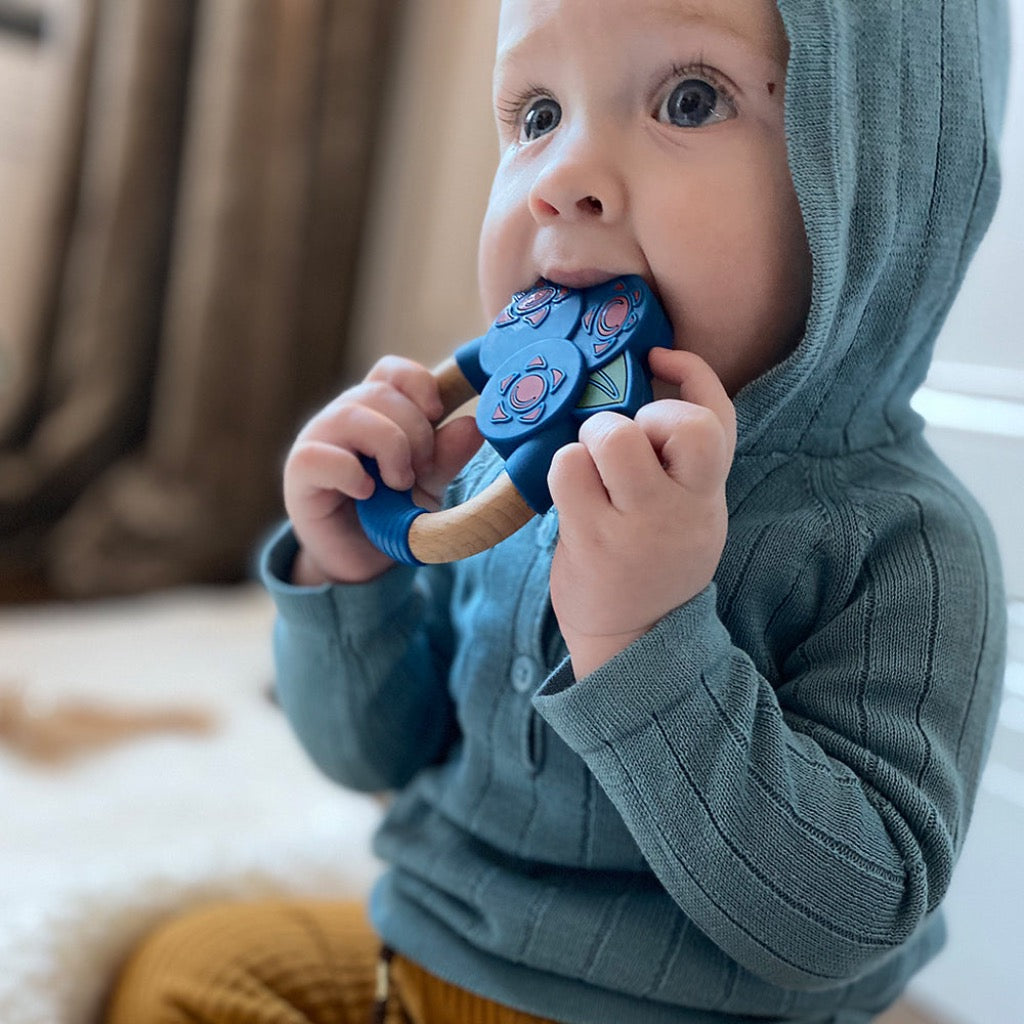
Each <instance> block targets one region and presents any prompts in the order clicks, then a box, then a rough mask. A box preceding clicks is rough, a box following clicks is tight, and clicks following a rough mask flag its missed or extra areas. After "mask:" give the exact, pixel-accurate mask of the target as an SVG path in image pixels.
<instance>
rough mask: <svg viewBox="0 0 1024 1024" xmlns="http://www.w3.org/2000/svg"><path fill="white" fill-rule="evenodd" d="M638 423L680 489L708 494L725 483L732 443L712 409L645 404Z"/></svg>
mask: <svg viewBox="0 0 1024 1024" xmlns="http://www.w3.org/2000/svg"><path fill="white" fill-rule="evenodd" d="M636 423H637V426H639V427H640V428H641V429H642V430H643V432H644V433H645V434H646V435H647V439H648V441H649V442H650V446H651V448H652V449H653V451H654V453H655V454H656V455H657V457H658V459H659V460H660V462H661V466H662V469H663V470H664V472H665V473H666V474H667V475H668V476H669V477H671V478H672V479H673V480H674V481H675V482H676V483H677V484H679V485H680V486H681V487H684V488H686V489H687V490H689V491H693V492H695V493H705V492H708V491H713V490H717V489H718V488H719V487H720V486H721V485H722V484H723V483H724V482H725V478H726V477H727V476H728V474H729V467H730V466H731V464H732V441H731V439H730V436H729V434H728V433H727V432H726V429H725V427H723V425H722V423H721V421H720V420H719V419H718V417H717V416H715V414H714V413H713V412H711V410H710V409H708V408H706V407H705V406H702V405H694V404H693V403H692V402H683V401H675V400H672V399H664V400H662V401H660V402H652V403H651V404H650V405H645V406H644V407H643V408H642V409H641V410H640V411H639V412H638V413H637V415H636Z"/></svg>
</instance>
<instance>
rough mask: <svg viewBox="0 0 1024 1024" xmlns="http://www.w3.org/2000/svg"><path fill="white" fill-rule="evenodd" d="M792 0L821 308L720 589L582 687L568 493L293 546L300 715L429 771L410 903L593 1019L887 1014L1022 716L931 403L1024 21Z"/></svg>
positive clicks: (746, 443)
mask: <svg viewBox="0 0 1024 1024" xmlns="http://www.w3.org/2000/svg"><path fill="white" fill-rule="evenodd" d="M779 7H780V10H781V13H782V16H783V19H784V22H785V25H786V28H787V31H788V33H789V36H790V40H791V47H792V49H791V55H790V63H789V69H788V79H787V101H786V102H787V136H788V145H789V157H790V166H791V170H792V174H793V179H794V182H795V186H796V190H797V194H798V197H799V199H800V204H801V208H802V210H803V215H804V221H805V225H806V229H807V235H808V239H809V244H810V249H811V254H812V258H813V265H814V283H813V298H812V304H811V309H810V314H809V318H808V322H807V329H806V336H805V338H804V340H803V342H802V343H801V344H800V345H799V346H798V347H797V349H796V350H795V351H794V353H793V354H792V355H791V356H790V357H789V358H787V359H786V360H785V361H784V362H783V363H781V364H780V365H778V366H777V367H775V368H774V369H773V370H771V371H770V372H768V373H767V374H765V375H764V376H763V377H761V378H760V379H758V380H756V381H754V382H753V383H751V384H750V385H749V386H748V387H747V388H745V389H744V390H743V391H742V392H741V393H740V394H739V395H738V396H737V399H736V408H737V414H738V419H739V444H738V449H737V454H736V459H735V464H734V467H733V470H732V473H731V476H730V479H729V487H728V501H729V509H730V531H729V538H728V542H727V545H726V549H725V552H724V555H723V557H722V560H721V563H720V566H719V569H718V572H717V574H716V577H715V582H714V584H713V585H712V586H711V587H709V588H708V589H707V590H705V591H704V592H703V593H701V594H700V595H698V596H697V597H696V598H694V599H693V600H692V601H690V602H688V603H687V604H685V605H683V606H681V607H679V608H677V609H675V610H674V611H672V612H671V613H670V614H668V615H667V616H666V617H665V618H664V619H663V620H662V621H661V622H660V623H658V624H657V626H656V627H655V628H654V629H652V630H651V631H650V632H649V633H648V634H647V635H646V636H644V637H643V638H641V639H640V640H638V641H636V642H635V643H634V644H632V645H631V646H630V647H629V648H627V649H626V650H625V651H623V652H622V653H621V654H619V655H618V656H617V657H615V658H614V659H613V660H612V661H611V662H609V663H608V664H607V665H605V666H603V667H602V668H601V669H599V670H598V671H596V672H595V673H593V674H592V675H591V676H588V677H586V678H583V679H579V680H577V679H575V678H574V677H573V675H572V672H571V668H570V666H569V664H568V660H567V658H566V656H565V648H564V644H562V642H561V638H560V636H559V635H558V631H557V623H556V622H555V620H554V617H553V614H552V612H551V606H550V601H549V599H548V592H547V580H548V572H549V569H550V561H551V555H552V551H553V549H554V545H555V542H556V539H557V514H556V513H554V512H552V513H549V514H548V515H547V516H546V517H543V518H538V519H535V520H534V521H533V522H532V523H530V524H529V525H528V526H527V527H525V528H524V529H523V530H521V531H520V532H519V533H518V534H516V535H515V536H513V537H512V538H510V539H509V540H507V541H505V542H503V543H502V544H500V545H499V546H498V547H497V548H495V549H493V550H492V551H490V552H485V553H484V554H481V555H479V556H477V557H475V558H472V559H468V560H466V561H464V562H461V563H456V564H454V565H452V566H442V567H433V568H425V569H420V570H414V569H411V568H407V567H396V568H395V569H393V570H391V571H389V572H388V573H386V574H385V575H384V576H383V577H381V578H379V579H378V580H375V581H373V582H371V583H368V584H364V585H359V586H347V587H346V586H333V587H331V586H325V587H321V588H314V589H303V588H296V587H291V586H289V585H287V584H286V583H284V582H282V581H283V580H287V579H288V576H289V572H290V564H291V559H292V558H293V557H294V552H295V541H294V539H293V537H292V536H291V534H290V533H289V532H288V531H287V530H286V531H284V532H283V533H282V534H280V535H279V536H278V537H277V538H276V540H275V541H274V542H272V544H271V545H270V547H269V548H268V550H267V553H266V557H265V562H264V573H265V578H266V580H267V584H268V586H269V588H270V590H271V592H272V593H273V594H274V597H275V600H276V601H277V604H278V608H279V617H278V623H277V627H276V633H275V649H276V656H277V660H278V669H279V692H280V697H281V701H282V704H283V706H284V708H285V710H286V712H287V714H288V715H289V717H290V719H291V721H292V723H293V725H294V728H295V729H296V731H297V733H298V736H299V737H300V739H301V740H302V742H303V743H304V745H305V746H306V748H307V749H308V751H309V753H310V755H311V756H312V757H313V758H314V760H315V761H316V762H317V763H318V764H319V765H320V766H321V767H322V769H323V770H324V771H325V772H327V773H328V774H329V775H330V776H331V777H333V778H335V779H337V780H339V781H340V782H341V783H343V784H344V785H348V786H354V787H358V788H363V789H367V790H394V791H395V793H396V796H395V799H394V801H393V802H392V804H391V806H390V809H389V811H388V813H387V816H386V818H385V821H384V823H383V825H382V827H381V829H380V832H379V834H378V837H377V843H376V848H377V851H378V853H379V854H380V856H381V857H382V859H383V860H384V861H385V863H386V864H387V870H386V871H385V873H384V874H383V876H382V878H381V880H380V881H379V883H378V884H377V887H376V889H375V891H374V893H373V897H372V900H371V913H372V917H373V920H374V922H375V924H376V926H377V928H378V929H379V930H380V932H381V934H382V935H383V937H384V938H385V939H386V941H387V942H389V943H390V944H391V945H393V946H394V947H396V948H397V949H398V950H399V951H401V952H402V953H404V954H405V955H407V956H409V957H411V958H413V959H415V960H417V961H418V962H420V963H421V964H422V965H423V966H425V967H426V968H427V969H428V970H430V971H431V972H433V973H435V974H438V975H440V976H442V977H445V978H448V979H450V980H452V981H454V982H456V983H457V984H460V985H462V986H464V987H466V988H469V989H472V990H474V991H476V992H479V993H481V994H483V995H485V996H488V997H490V998H493V999H496V1000H499V1001H501V1002H505V1003H508V1004H511V1005H513V1006H517V1007H520V1008H523V1009H525V1010H528V1011H531V1012H533V1013H536V1014H539V1015H542V1016H546V1017H551V1018H554V1019H557V1020H560V1021H566V1022H573V1024H634V1022H635V1024H641V1022H642V1024H660V1022H665V1024H668V1022H674V1024H715V1022H717V1024H724V1022H727V1021H738V1020H753V1019H756V1020H761V1021H765V1020H769V1021H801V1022H811V1021H821V1022H824V1021H843V1022H854V1021H862V1020H867V1019H869V1018H870V1016H872V1015H874V1014H875V1013H877V1012H878V1011H880V1010H881V1009H882V1008H883V1007H884V1006H886V1005H887V1004H888V1003H889V1002H891V1001H892V1000H893V999H894V998H895V997H896V996H897V995H898V994H899V992H900V991H901V989H902V988H903V986H904V985H905V983H906V981H907V979H908V978H909V977H910V975H911V974H912V973H913V972H914V971H915V970H916V969H918V968H919V967H920V965H921V964H922V963H924V962H925V961H926V960H928V959H929V958H930V957H931V956H933V955H934V954H935V952H936V951H937V950H938V949H939V948H940V946H941V944H942V937H943V925H942V919H941V912H940V910H939V906H940V903H941V901H942V898H943V895H944V893H945V892H946V889H947V887H948V885H949V882H950V877H951V874H952V871H953V867H954V864H955V861H956V858H957V854H958V852H959V850H960V848H961V844H962V843H963V839H964V834H965V831H966V829H967V825H968V821H969V819H970V814H971V808H972V804H973V800H974V795H975V791H976V788H977V784H978V779H979V774H980V771H981V768H982V765H983V761H984V757H985V754H986V751H987V747H988V743H989V739H990V736H991V732H992V728H993V723H994V716H995V712H996V707H997V700H998V690H999V685H1000V680H1001V676H1002V668H1003V652H1004V644H1005V635H1004V631H1005V625H1004V609H1005V601H1004V596H1003V593H1002V586H1001V580H1000V574H999V566H998V559H997V555H996V552H995V546H994V543H993V540H992V537H991V534H990V530H989V527H988V525H987V523H986V521H985V519H984V517H983V515H982V514H981V513H980V511H979V510H978V508H977V507H976V506H975V504H974V502H973V501H972V500H971V498H970V497H969V496H968V495H967V494H966V493H965V491H964V490H963V488H962V487H961V486H960V485H959V484H958V482H957V481H956V480H955V479H954V478H953V477H952V476H951V475H950V473H949V472H948V471H947V470H946V469H945V467H944V466H943V465H942V464H941V463H940V462H939V461H938V459H937V458H936V457H935V455H934V454H933V453H932V452H931V450H930V449H929V447H928V446H927V444H926V443H925V441H924V440H923V438H922V436H921V426H922V424H921V422H920V419H919V418H918V416H917V415H916V414H915V413H914V412H913V411H912V410H911V408H910V405H909V399H910V396H911V395H912V393H913V392H914V390H915V388H916V387H917V386H918V385H919V384H920V382H921V380H922V378H923V376H924V373H925V371H926V368H927V364H928V361H929V358H930V355H931V350H932V345H933V342H934V339H935V336H936V334H937V332H938V330H939V327H940V325H941V323H942V321H943V318H944V316H945V314H946V312H947V310H948V308H949V305H950V303H951V301H952V299H953V297H954V294H955V292H956V290H957V287H958V286H959V283H960V281H961V278H962V275H963V273H964V269H965V267H966V265H967V262H968V260H969V258H970V256H971V255H972V253H973V251H974V249H975V247H976V245H977V243H978V241H979V239H980V237H981V234H982V233H983V231H984V229H985V227H986V225H987V223H988V221H989V218H990V216H991V213H992V209H993V206H994V203H995V199H996V194H997V190H998V172H997V163H996V157H995V152H994V147H993V139H994V136H995V133H996V129H997V127H998V123H999V121H1000V117H1001V109H1000V107H1001V102H1002V96H1003V93H1002V76H1003V75H1004V73H1005V68H1006V54H1005V52H1004V44H1005V40H1006V38H1007V32H1006V26H1005V24H1004V17H1005V12H1004V10H1003V9H1002V7H1000V6H999V4H998V2H997V0H824V2H823V0H779ZM496 471H497V466H496V464H495V461H494V459H493V458H492V457H488V456H487V455H484V456H481V457H480V458H478V459H477V460H476V461H475V462H474V463H473V464H472V465H471V467H470V469H469V470H468V471H467V472H466V473H465V474H464V475H463V477H462V478H461V479H460V480H459V481H457V482H456V484H455V485H454V487H453V494H452V500H453V501H459V500H462V499H463V498H464V497H465V495H466V494H467V493H468V492H469V491H471V490H474V489H476V488H478V487H479V486H482V485H483V484H484V483H486V482H487V481H488V480H489V479H490V477H491V476H493V475H494V473H495V472H496Z"/></svg>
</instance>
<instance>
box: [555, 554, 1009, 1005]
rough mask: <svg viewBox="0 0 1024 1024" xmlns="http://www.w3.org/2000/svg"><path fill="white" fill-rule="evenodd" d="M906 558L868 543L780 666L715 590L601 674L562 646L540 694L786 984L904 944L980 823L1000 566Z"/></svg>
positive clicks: (621, 801) (683, 887)
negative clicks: (840, 589)
mask: <svg viewBox="0 0 1024 1024" xmlns="http://www.w3.org/2000/svg"><path fill="white" fill-rule="evenodd" d="M907 555H908V551H907V550H905V549H901V546H900V545H898V544H897V545H894V546H893V549H892V550H891V551H889V552H879V553H878V554H877V555H876V556H875V557H874V558H873V559H871V560H869V562H868V563H867V564H866V565H865V567H864V570H863V572H862V573H861V575H860V577H859V580H858V583H857V585H856V586H855V587H854V588H853V592H852V594H851V596H850V599H849V601H848V602H847V603H846V605H845V607H844V608H843V609H842V610H841V611H839V612H838V613H837V614H835V615H834V616H833V617H832V618H831V620H830V621H828V622H826V623H823V624H821V625H820V626H819V627H818V628H817V629H816V631H815V632H814V633H813V634H812V635H811V636H809V637H808V638H807V639H806V640H805V642H803V643H801V644H799V645H798V646H797V647H796V648H795V650H793V651H792V652H791V653H790V654H789V655H788V657H787V658H786V659H785V664H783V665H782V666H781V669H782V671H781V673H780V676H781V678H779V679H776V680H773V681H772V682H769V680H768V679H766V678H765V676H764V675H763V674H762V673H761V672H759V671H758V669H757V667H755V665H754V663H753V662H752V660H751V658H750V657H749V656H748V654H747V653H745V652H744V651H743V650H741V649H739V648H738V647H737V646H735V645H734V644H733V642H732V640H731V637H730V634H729V632H728V630H727V629H726V627H725V625H724V624H723V622H722V621H721V619H720V618H719V615H718V613H717V610H716V592H715V588H714V586H712V587H710V588H708V589H707V590H706V591H704V592H703V593H702V594H700V595H698V596H697V597H696V598H694V599H693V600H692V601H691V602H689V603H688V604H686V605H685V606H683V607H680V608H678V609H676V610H675V611H673V612H671V613H670V614H669V615H668V616H666V618H665V619H663V620H662V621H661V622H660V623H659V624H658V625H657V626H656V627H655V628H654V629H652V630H651V631H650V632H649V633H648V634H647V635H646V636H644V637H642V638H641V639H640V640H638V641H636V642H635V643H634V644H633V645H631V646H630V647H629V648H627V649H626V650H625V651H623V652H621V653H620V654H619V655H618V656H617V657H616V658H614V659H613V660H612V661H610V662H609V663H608V664H606V665H604V666H602V667H601V668H600V669H598V670H597V671H596V672H594V673H593V674H592V675H590V676H588V677H586V678H584V679H581V680H579V681H576V680H575V679H574V678H573V676H572V672H571V668H570V666H569V664H568V662H567V661H566V662H563V664H562V665H561V666H560V667H559V668H558V669H557V670H556V671H555V673H554V674H553V675H552V676H551V677H550V678H549V679H548V680H547V682H546V683H545V685H544V687H543V688H542V689H541V691H540V692H539V693H538V695H537V696H536V697H535V706H536V708H537V709H538V711H539V712H540V713H541V714H542V715H543V716H544V718H545V719H546V720H547V721H548V722H549V724H550V725H551V726H552V727H553V728H554V729H555V730H556V731H557V732H558V733H559V734H560V735H561V736H562V738H563V739H564V740H565V741H566V742H567V743H568V744H569V745H570V746H571V747H572V748H573V749H574V750H575V751H576V752H577V753H578V754H579V755H580V756H581V757H582V758H583V759H584V760H585V761H586V763H587V764H588V766H589V767H590V770H591V771H592V772H593V774H594V776H595V777H596V779H597V780H598V782H599V783H600V784H601V786H602V787H603V788H604V790H605V791H606V792H607V794H608V796H609V798H610V799H611V800H612V802H613V803H614V804H615V805H616V807H617V808H618V810H619V812H620V814H621V815H622V817H623V819H624V821H625V822H626V825H627V827H628V828H629V830H630V831H631V833H632V834H633V836H634V838H635V840H636V842H637V843H638V845H639V847H640V849H641V850H642V852H643V854H644V856H645V857H646V859H647V860H648V862H649V864H650V865H651V868H652V869H653V871H654V872H655V873H656V874H657V876H658V877H659V879H660V880H661V882H662V884H663V885H664V886H665V888H666V890H667V891H668V892H669V893H670V895H671V896H672V897H673V898H674V899H675V901H676V902H677V903H678V904H679V906H680V907H681V908H682V909H683V911H684V912H685V913H686V914H687V915H688V916H689V917H690V918H691V919H692V920H693V921H694V922H695V923H696V924H697V926H698V927H699V928H701V930H702V931H704V933H705V934H707V935H708V936H709V937H710V938H711V939H712V940H713V941H714V942H715V943H716V944H717V945H718V946H719V947H720V948H722V949H723V950H724V951H725V952H726V953H728V954H729V955H730V956H731V957H733V959H735V960H736V961H737V962H739V963H740V964H741V965H743V966H744V967H746V968H747V969H749V970H750V971H752V972H753V973H755V974H756V975H758V976H760V977H762V978H764V979H766V980H768V981H770V982H772V983H775V984H778V985H781V986H785V987H790V988H800V989H815V988H828V987H834V986H835V985H837V984H842V983H844V982H846V981H850V980H852V979H854V978H856V977H858V976H859V975H861V974H863V973H864V972H866V971H868V970H869V969H871V968H872V967H875V966H877V965H878V963H879V962H880V961H881V960H882V959H883V958H885V956H886V955H887V954H888V953H889V952H891V951H892V950H894V949H895V948H897V947H899V946H900V945H901V944H903V943H904V942H905V941H906V940H907V939H908V938H909V937H910V936H911V935H912V934H913V933H914V932H915V931H916V930H917V929H918V928H919V927H920V926H921V925H922V923H923V921H924V919H925V918H926V917H927V915H929V914H930V913H931V912H932V911H933V910H934V909H935V908H936V906H937V905H938V903H939V901H940V900H941V898H942V896H943V894H944V892H945V890H946V888H947V885H948V883H949V880H950V874H951V871H952V867H953V862H954V859H955V856H956V852H957V850H958V848H959V844H960V841H961V839H962V836H963V832H964V830H965V828H966V822H967V819H968V817H969V814H970V809H971V804H972V800H973V795H974V792H975V789H976V786H977V783H978V778H979V775H980V771H981V767H982V762H983V758H984V753H985V749H986V748H987V744H988V740H989V738H990V735H991V730H992V722H993V714H994V711H995V707H996V703H997V701H996V695H997V691H998V688H999V685H1000V679H1001V675H1002V663H1001V659H1002V649H1001V645H1000V643H999V636H998V634H999V627H998V619H999V615H1000V614H1001V610H1000V609H996V608H988V607H985V605H986V604H987V603H988V604H991V603H993V597H994V593H995V588H994V587H992V586H991V585H990V583H986V582H985V581H982V582H980V583H979V581H978V579H977V578H976V577H975V578H974V579H971V578H970V577H969V576H968V575H966V574H965V573H964V572H963V571H962V567H957V566H952V567H946V568H941V567H940V568H937V566H936V563H935V561H934V560H933V561H931V562H929V560H928V559H927V558H925V559H920V560H918V559H909V558H908V557H907ZM941 588H945V589H946V592H945V593H943V594H941V595H940V593H939V590H940V589H941ZM986 593H987V594H988V598H986V596H985V595H986ZM913 595H917V597H916V599H915V598H914V596H913ZM986 623H988V624H989V625H988V626H986Z"/></svg>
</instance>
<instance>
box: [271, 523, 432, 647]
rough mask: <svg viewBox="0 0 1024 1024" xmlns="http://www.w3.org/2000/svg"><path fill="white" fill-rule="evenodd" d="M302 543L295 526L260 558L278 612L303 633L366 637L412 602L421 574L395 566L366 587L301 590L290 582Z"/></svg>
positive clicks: (278, 536) (287, 526) (330, 586)
mask: <svg viewBox="0 0 1024 1024" xmlns="http://www.w3.org/2000/svg"><path fill="white" fill-rule="evenodd" d="M298 551H299V542H298V539H297V538H296V536H295V532H294V531H293V530H292V527H291V524H290V523H287V522H286V523H284V524H283V525H282V526H281V527H280V528H279V529H278V530H277V531H276V532H275V533H274V534H273V535H272V536H271V538H270V540H269V541H268V542H267V545H266V546H265V547H264V549H263V552H262V555H261V557H260V578H261V579H262V581H263V585H264V586H265V587H266V588H267V591H268V592H269V594H270V596H271V598H273V601H274V604H275V606H276V607H277V612H278V614H279V615H280V616H281V618H282V619H284V620H285V621H286V622H287V623H288V624H289V625H291V626H294V627H296V628H299V629H309V630H316V631H321V630H329V631H331V632H334V633H336V634H337V635H338V636H339V637H343V638H354V637H359V636H365V635H367V634H369V633H372V632H374V631H375V630H377V629H379V628H380V625H381V623H382V622H385V621H386V620H387V619H388V618H389V617H392V616H394V614H395V609H396V608H398V607H399V606H400V605H402V604H403V603H404V602H405V601H408V599H409V598H410V597H411V596H412V593H413V581H414V579H415V577H416V569H415V567H413V566H408V565H396V566H394V567H392V568H391V569H388V570H387V572H385V573H383V574H381V575H380V576H378V577H377V578H376V579H372V580H369V581H367V582H366V583H321V584H320V585H319V586H315V587H302V586H296V585H295V584H293V583H291V582H289V581H290V580H291V574H292V566H293V564H294V562H295V556H296V555H297V554H298Z"/></svg>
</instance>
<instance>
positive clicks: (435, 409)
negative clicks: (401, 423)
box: [366, 356, 444, 422]
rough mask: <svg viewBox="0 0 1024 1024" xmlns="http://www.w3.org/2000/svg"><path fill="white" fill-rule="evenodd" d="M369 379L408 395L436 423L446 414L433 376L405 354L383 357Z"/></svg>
mask: <svg viewBox="0 0 1024 1024" xmlns="http://www.w3.org/2000/svg"><path fill="white" fill-rule="evenodd" d="M366 380H367V381H369V382H374V383H381V384H386V385H388V386H389V387H392V388H394V389H395V390H396V391H399V392H400V393H401V394H403V395H405V397H406V398H408V399H409V401H410V402H412V403H413V404H414V405H415V406H416V407H417V408H418V409H420V410H421V411H422V413H423V415H424V416H426V418H427V419H428V420H430V421H431V422H436V421H437V420H439V419H440V418H441V416H442V415H443V414H444V406H443V405H442V403H441V396H440V393H439V391H438V387H437V381H436V380H435V379H434V375H433V374H432V373H431V372H430V371H429V370H428V369H427V368H426V367H424V366H421V365H420V364H419V363H417V362H414V361H413V360H411V359H405V358H403V357H402V356H384V358H383V359H380V360H378V361H377V363H375V364H374V366H373V369H371V370H370V372H369V373H368V374H367V375H366Z"/></svg>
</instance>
